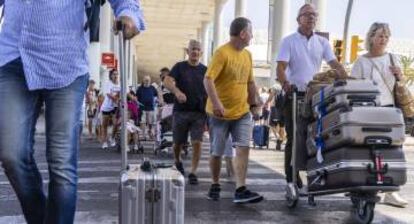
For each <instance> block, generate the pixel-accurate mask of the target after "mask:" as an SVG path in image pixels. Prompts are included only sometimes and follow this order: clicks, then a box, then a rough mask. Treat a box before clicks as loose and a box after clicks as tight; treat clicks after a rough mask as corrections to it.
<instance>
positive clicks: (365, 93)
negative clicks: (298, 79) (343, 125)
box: [312, 80, 380, 117]
mask: <svg viewBox="0 0 414 224" xmlns="http://www.w3.org/2000/svg"><path fill="white" fill-rule="evenodd" d="M321 91H322V90H321ZM321 91H319V92H318V93H316V94H314V95H313V96H312V108H313V112H314V116H315V117H318V114H319V107H320V106H321V103H323V106H325V108H326V112H327V113H329V112H331V111H333V110H335V109H338V108H340V107H343V106H354V107H356V106H379V105H380V100H379V93H380V92H379V90H378V86H377V85H375V84H374V82H373V81H370V80H340V81H336V82H335V83H334V84H332V85H329V86H327V87H325V88H324V89H323V91H324V93H323V97H322V96H321ZM321 98H323V99H321Z"/></svg>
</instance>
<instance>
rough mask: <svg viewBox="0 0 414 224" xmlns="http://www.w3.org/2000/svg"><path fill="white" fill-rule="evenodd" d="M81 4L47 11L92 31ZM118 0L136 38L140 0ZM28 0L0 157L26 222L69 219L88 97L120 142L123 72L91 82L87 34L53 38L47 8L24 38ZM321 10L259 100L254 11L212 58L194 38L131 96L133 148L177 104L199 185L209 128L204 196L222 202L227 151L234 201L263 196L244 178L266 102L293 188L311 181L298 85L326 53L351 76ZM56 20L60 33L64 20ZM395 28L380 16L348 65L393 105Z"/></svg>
mask: <svg viewBox="0 0 414 224" xmlns="http://www.w3.org/2000/svg"><path fill="white" fill-rule="evenodd" d="M80 2H81V1H76V3H75V2H74V3H73V4H63V3H59V4H58V3H56V4H55V3H53V4H54V7H53V10H49V13H51V15H52V16H53V15H56V16H54V17H53V19H54V20H56V23H51V24H52V26H59V24H64V25H66V26H69V27H65V28H67V30H70V31H73V33H79V32H84V31H83V30H82V29H78V28H79V27H83V26H82V23H83V22H84V21H83V18H84V17H83V16H82V15H80V10H76V9H77V8H82V7H83V6H80V5H79V7H75V6H74V4H83V3H80ZM112 2H117V4H113V3H112ZM112 2H111V3H112V4H113V7H114V9H115V12H116V13H117V14H116V16H117V18H118V20H120V21H122V22H123V23H124V24H125V27H126V29H125V30H124V34H125V36H126V38H132V37H133V36H135V35H137V34H138V33H139V32H140V31H142V30H144V29H145V26H144V23H143V20H142V14H141V11H140V6H139V3H138V1H132V0H128V1H112ZM22 4H25V3H23V2H21V3H14V4H10V7H7V11H6V17H5V22H4V24H3V25H4V26H3V29H2V30H1V32H0V49H1V50H0V90H1V91H0V94H1V97H2V99H4V100H5V101H4V102H3V105H7V108H6V107H0V115H1V116H0V161H1V163H2V165H3V167H4V170H5V173H6V175H7V177H8V178H9V180H10V182H11V184H12V186H13V188H14V190H15V192H16V194H17V196H18V198H19V200H20V203H21V205H22V209H23V213H24V215H25V218H26V220H27V222H29V223H73V217H74V213H75V209H76V192H77V171H76V163H77V152H78V149H79V141H78V138H79V133H80V132H79V122H77V121H79V120H80V114H81V113H80V110H81V109H80V108H81V104H82V99H83V98H85V104H86V107H85V114H86V117H87V126H88V133H89V134H90V136H91V137H93V135H96V136H97V137H98V139H99V140H100V142H101V143H102V148H103V149H107V148H109V147H111V146H114V145H115V144H116V143H115V137H116V133H117V132H118V130H119V128H120V122H119V116H120V115H119V108H120V106H119V99H120V86H119V74H118V72H117V71H116V70H111V71H110V72H109V81H108V82H107V83H106V84H105V85H104V87H103V89H102V91H98V90H97V89H96V87H95V83H94V81H93V80H91V81H89V86H88V80H89V75H88V69H87V62H86V59H85V57H84V55H85V51H86V44H83V43H84V41H85V40H84V39H83V35H78V36H79V37H78V38H76V37H73V39H71V40H70V41H67V40H66V38H65V37H63V36H62V37H60V36H58V35H59V33H58V32H57V33H56V35H55V34H53V38H55V39H53V38H52V39H51V37H44V36H45V34H44V32H46V31H47V30H44V29H43V28H42V25H40V24H43V23H39V24H36V23H35V22H36V21H39V22H40V21H43V22H44V21H45V19H48V18H52V17H50V15H45V14H44V12H43V11H42V10H34V11H33V12H32V13H31V15H32V16H34V17H36V18H37V19H33V20H32V21H31V23H30V26H29V27H34V29H31V30H30V32H32V33H34V34H33V35H31V38H33V39H30V38H28V37H27V36H26V34H27V32H29V31H27V30H26V31H27V32H20V31H21V29H23V27H28V26H26V25H24V26H20V25H19V26H17V25H15V24H23V23H27V22H28V21H26V20H23V19H22V17H21V16H20V15H21V14H22V13H21V12H22V11H21V10H20V9H23V8H26V7H24V6H23V5H22ZM34 4H37V5H38V4H40V3H34ZM42 4H45V3H42ZM69 5H70V7H69ZM39 7H40V6H39ZM63 12H65V13H69V14H70V15H72V16H73V18H78V19H77V20H76V21H75V20H73V21H72V19H71V22H68V21H66V20H69V19H68V18H69V17H61V16H59V15H60V14H61V13H63ZM77 13H78V14H77ZM82 13H83V12H82ZM125 15H129V16H125ZM317 18H318V13H317V12H316V9H315V7H314V6H313V5H311V4H305V5H303V6H302V7H301V8H300V9H299V12H298V15H297V18H296V20H297V23H298V29H297V32H295V33H293V34H291V35H289V36H287V37H285V38H284V39H283V40H282V43H281V47H280V51H279V52H277V53H278V55H277V59H276V60H277V79H278V82H279V83H280V85H277V86H275V87H272V88H271V89H270V90H263V91H262V94H261V95H262V99H260V97H257V96H258V95H260V93H259V91H258V88H257V86H256V84H255V81H254V76H253V60H252V55H251V53H250V52H249V51H248V50H246V47H247V46H248V45H249V44H250V41H251V39H252V38H253V32H252V23H251V21H250V20H248V19H247V18H243V17H239V18H236V19H234V20H233V22H232V23H231V26H230V30H229V33H230V41H229V42H228V43H226V44H224V45H222V46H220V47H219V48H218V49H217V50H216V51H215V52H214V55H213V57H212V59H211V62H210V63H209V64H208V65H203V64H202V63H201V62H200V57H201V56H202V54H203V52H202V47H201V43H200V42H198V41H196V40H191V41H190V42H189V45H188V49H187V54H188V59H187V60H186V61H182V62H178V63H177V64H175V65H174V66H173V67H172V69H171V71H170V70H169V69H168V68H164V69H162V70H161V75H160V78H161V80H162V83H161V84H159V85H156V86H155V85H153V84H151V78H150V77H149V76H145V77H143V79H142V84H141V85H140V86H139V87H138V88H137V89H136V90H134V89H131V91H130V92H129V93H128V96H127V97H128V117H129V120H128V127H127V128H128V131H129V132H130V133H131V134H133V136H132V139H133V142H134V146H133V147H134V149H135V148H138V141H139V135H141V136H144V138H148V139H150V140H154V138H155V136H154V135H155V133H154V128H155V122H156V111H157V107H158V106H163V105H164V104H165V103H168V104H172V103H173V104H174V109H173V119H172V130H173V143H174V145H173V150H174V159H175V166H176V168H177V169H178V170H179V171H180V172H181V173H182V174H183V175H185V173H186V172H185V167H184V165H183V163H182V161H181V157H180V153H181V150H182V149H183V147H184V145H185V144H186V143H187V139H188V138H189V137H191V145H192V148H193V158H192V164H191V169H190V172H189V174H188V180H189V183H190V184H197V183H198V178H197V167H198V163H199V160H200V155H201V145H202V141H203V133H204V132H205V130H208V133H209V141H210V155H211V156H210V161H209V165H210V170H211V182H212V183H211V186H210V188H209V190H208V192H207V196H208V198H209V199H211V200H219V199H220V191H221V186H220V179H219V177H220V168H221V164H222V163H221V162H222V157H223V156H224V157H225V158H230V159H229V160H228V159H226V160H227V161H230V164H231V165H230V169H231V170H232V172H233V173H234V177H235V182H236V187H235V190H234V199H233V202H234V203H257V202H260V201H262V200H263V196H262V195H260V194H259V193H257V192H253V191H250V190H249V189H248V188H247V186H246V176H247V170H248V161H249V150H250V140H251V134H252V127H253V122H252V115H253V116H257V113H258V111H262V110H263V111H264V113H263V114H262V116H263V119H268V120H269V126H270V127H271V129H272V132H273V133H274V135H275V136H276V137H277V144H276V147H277V149H281V148H282V142H283V141H284V140H285V138H286V141H287V142H286V145H285V148H284V153H285V173H286V181H287V187H289V188H294V187H295V186H294V185H293V183H292V179H293V175H297V177H298V187H299V188H304V186H303V184H302V182H301V180H300V178H299V175H298V173H293V172H292V167H291V163H290V162H291V155H292V140H293V130H292V126H293V124H292V98H291V97H290V93H291V92H292V85H295V86H296V87H297V88H298V91H299V92H298V94H299V96H302V95H304V92H305V90H306V86H307V83H308V82H309V81H310V80H312V78H313V75H314V74H315V73H317V72H318V71H319V70H320V68H321V64H322V61H325V62H326V63H327V64H328V65H329V66H330V67H331V68H333V69H335V70H336V71H338V72H339V73H342V74H344V75H346V72H345V69H344V68H343V66H342V65H341V64H340V63H339V62H338V61H337V59H336V57H335V55H334V54H333V51H332V49H331V47H330V45H329V41H328V40H327V39H326V38H324V37H321V36H319V35H317V34H315V32H314V28H315V23H316V20H317ZM75 23H76V24H75ZM53 24H55V25H53ZM71 24H72V25H73V26H71ZM25 29H26V28H25ZM49 29H51V30H53V29H55V30H61V27H55V28H53V27H49ZM37 32H39V34H36V33H37ZM46 34H48V33H47V32H46ZM63 34H64V35H66V34H67V33H66V32H65V33H63ZM74 36H76V35H74ZM390 36H391V32H390V29H389V27H388V25H387V24H385V23H374V24H373V25H372V26H371V28H370V30H369V32H368V35H367V38H366V49H367V51H368V53H367V54H365V55H363V56H360V57H359V58H358V60H357V61H356V62H355V64H354V66H353V69H352V72H351V75H352V76H354V77H357V78H364V79H372V80H374V81H376V82H377V83H378V84H379V86H380V87H381V88H380V91H381V102H382V103H383V106H394V105H395V103H394V98H393V92H392V86H393V84H394V83H395V81H396V80H400V79H401V78H402V72H401V69H400V65H399V60H398V58H396V57H395V56H393V55H392V54H389V53H387V52H386V46H387V43H388V40H389V37H390ZM37 37H39V38H40V39H36V38H37ZM15 40H23V41H22V42H16V41H15ZM32 42H33V43H32ZM34 42H36V44H34ZM21 43H23V44H22V45H20V44H21ZM39 46H40V47H39ZM73 46H78V47H75V48H74V47H73ZM78 48H79V49H82V50H80V51H79V50H78ZM71 49H72V50H71ZM33 52H35V53H33ZM57 54H58V55H57ZM38 55H43V56H42V57H38ZM85 92H86V96H85V95H84V93H85ZM265 93H267V94H265ZM42 103H45V105H46V108H45V110H46V113H45V114H46V126H47V128H46V129H47V133H46V138H47V141H48V144H47V149H46V150H47V153H46V154H47V157H48V163H49V172H50V182H49V195H48V197H46V195H45V194H44V191H43V185H42V179H41V176H40V173H39V171H38V169H37V167H36V165H35V163H34V162H33V161H34V159H33V141H34V130H35V128H34V127H35V124H36V118H37V116H38V113H39V110H40V105H41V104H42ZM258 108H264V109H258ZM278 110H279V111H278ZM280 110H283V113H280ZM109 126H112V133H111V134H109V133H108V127H109ZM284 129H286V136H285V132H284ZM94 130H95V131H94ZM303 156H304V155H303ZM298 157H299V158H300V157H301V155H299V156H298ZM231 161H234V163H231ZM299 168H300V167H299ZM385 201H386V202H388V203H390V204H393V205H397V206H405V205H406V204H407V202H406V201H404V200H403V199H402V198H401V197H399V195H398V194H396V193H393V194H387V195H386V196H385Z"/></svg>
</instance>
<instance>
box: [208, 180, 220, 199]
mask: <svg viewBox="0 0 414 224" xmlns="http://www.w3.org/2000/svg"><path fill="white" fill-rule="evenodd" d="M220 191H221V188H220V184H212V185H211V187H210V189H209V190H208V193H207V198H208V199H210V200H213V201H218V200H219V199H220Z"/></svg>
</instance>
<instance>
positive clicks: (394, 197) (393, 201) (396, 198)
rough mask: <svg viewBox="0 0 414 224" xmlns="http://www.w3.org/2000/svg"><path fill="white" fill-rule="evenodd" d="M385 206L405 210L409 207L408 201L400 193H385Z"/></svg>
mask: <svg viewBox="0 0 414 224" xmlns="http://www.w3.org/2000/svg"><path fill="white" fill-rule="evenodd" d="M384 204H388V205H392V206H396V207H400V208H405V207H406V206H407V205H408V201H406V200H404V199H403V198H402V197H401V196H400V195H399V194H398V192H391V193H385V196H384Z"/></svg>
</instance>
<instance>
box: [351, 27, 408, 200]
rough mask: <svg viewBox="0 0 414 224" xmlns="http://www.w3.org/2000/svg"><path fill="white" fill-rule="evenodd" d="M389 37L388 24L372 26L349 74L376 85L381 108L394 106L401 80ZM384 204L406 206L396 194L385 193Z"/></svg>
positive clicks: (398, 64) (398, 65)
mask: <svg viewBox="0 0 414 224" xmlns="http://www.w3.org/2000/svg"><path fill="white" fill-rule="evenodd" d="M390 36H391V31H390V28H389V26H388V24H386V23H374V24H372V25H371V27H370V29H369V31H368V34H367V36H366V39H365V48H366V50H367V51H368V52H367V53H366V54H364V55H362V56H360V57H359V58H358V59H357V60H356V61H355V63H354V66H353V68H352V72H351V76H354V77H356V78H361V79H371V80H374V81H375V82H376V83H377V84H378V87H379V90H380V92H381V93H380V102H381V106H394V95H393V94H394V93H393V88H394V84H395V82H396V81H397V80H400V79H401V78H402V72H401V69H400V63H399V60H397V58H396V57H395V55H392V54H390V53H387V51H386V48H387V44H388V41H389V38H390ZM384 203H385V204H390V205H393V206H398V207H405V206H407V204H408V202H407V201H405V200H404V199H402V198H401V196H400V195H399V194H398V193H397V192H393V193H386V194H385V197H384Z"/></svg>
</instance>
